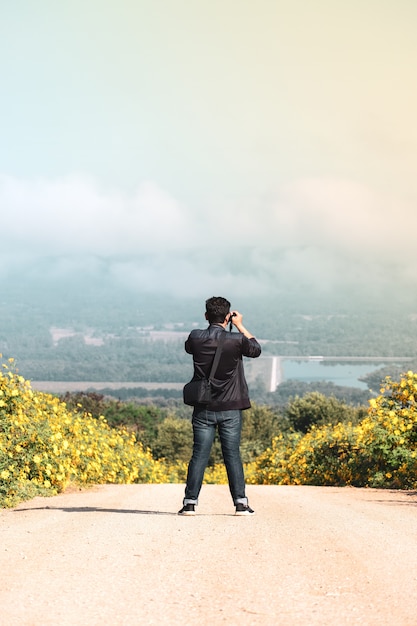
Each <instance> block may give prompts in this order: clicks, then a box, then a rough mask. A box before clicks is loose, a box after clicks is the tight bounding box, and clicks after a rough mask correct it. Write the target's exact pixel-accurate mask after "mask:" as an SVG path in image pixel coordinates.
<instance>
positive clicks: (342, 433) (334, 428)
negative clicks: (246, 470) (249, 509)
mask: <svg viewBox="0 0 417 626" xmlns="http://www.w3.org/2000/svg"><path fill="white" fill-rule="evenodd" d="M369 404H370V406H369V410H368V414H367V416H366V417H365V418H364V419H363V420H362V421H361V422H359V423H358V424H356V425H352V424H351V423H350V422H347V423H338V424H336V425H327V426H326V425H325V426H322V427H320V428H319V427H312V428H311V430H310V431H309V432H307V433H306V434H305V435H302V434H300V433H292V434H286V435H284V434H282V435H280V436H278V437H275V438H274V439H273V442H272V446H271V447H270V448H268V449H267V450H266V451H265V452H264V453H263V454H262V455H260V457H258V459H257V461H256V470H255V481H256V482H257V483H261V484H310V485H354V486H358V487H364V486H367V487H387V488H403V489H408V488H416V487H417V374H414V373H413V372H407V373H406V374H403V376H402V377H401V380H400V381H399V382H394V381H392V380H391V378H389V377H388V378H386V379H385V384H384V386H383V388H382V389H381V395H380V396H378V397H377V398H373V399H372V400H370V403H369Z"/></svg>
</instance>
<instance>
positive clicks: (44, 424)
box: [0, 355, 417, 507]
mask: <svg viewBox="0 0 417 626" xmlns="http://www.w3.org/2000/svg"><path fill="white" fill-rule="evenodd" d="M0 356H1V355H0ZM13 365H14V362H13V359H9V362H8V363H2V365H1V370H0V507H5V506H13V505H15V504H16V503H17V502H19V501H21V500H26V499H29V498H32V497H34V496H35V495H53V494H56V493H59V492H61V491H62V490H64V489H65V488H66V486H67V485H68V484H69V483H70V482H74V483H77V484H80V485H87V484H92V483H95V484H98V483H165V482H171V483H174V482H184V481H185V479H186V474H187V463H186V462H184V461H177V462H175V463H169V462H167V461H165V460H164V459H160V460H155V459H154V458H153V457H152V454H151V452H150V451H149V450H148V449H145V448H144V446H143V445H142V444H141V443H140V442H138V441H137V440H136V435H135V433H133V432H129V431H128V430H126V429H113V428H110V426H109V425H108V424H107V422H106V420H105V419H104V418H103V417H100V418H98V419H96V418H93V417H92V416H91V414H89V413H85V412H82V411H81V410H80V412H77V411H74V410H71V411H70V410H69V409H68V408H67V406H66V404H65V402H61V401H60V400H58V399H57V398H55V397H53V396H51V395H49V394H44V393H40V392H37V391H33V390H32V388H31V385H30V383H29V382H28V381H26V380H25V379H24V378H23V377H22V376H19V375H18V373H17V372H16V371H15V370H14V367H13ZM380 393H381V395H379V396H378V397H377V398H374V399H372V400H370V403H369V410H368V414H367V416H366V417H365V418H364V419H363V420H362V421H361V422H359V423H357V424H352V423H350V422H343V423H338V424H332V425H324V426H320V427H319V426H313V427H312V428H311V429H310V430H309V431H308V432H307V433H306V434H302V433H300V432H295V433H294V432H284V433H281V434H280V435H279V436H277V437H275V438H274V439H273V441H272V445H271V446H270V447H269V448H268V449H267V450H266V451H265V452H264V453H262V454H261V455H260V456H259V457H258V458H257V459H256V460H255V461H252V462H250V463H247V464H246V465H245V475H246V482H247V483H248V484H311V485H354V486H358V487H364V486H368V487H389V488H402V489H415V488H417V374H414V373H413V372H407V373H406V374H403V376H402V377H401V379H400V381H398V382H394V381H392V380H391V379H390V378H386V379H385V383H384V386H383V388H382V389H381V392H380ZM79 408H80V409H81V407H79ZM204 482H205V483H217V484H220V483H221V484H225V483H227V475H226V470H225V468H224V465H223V464H218V465H215V466H213V467H210V468H207V470H206V473H205V477H204Z"/></svg>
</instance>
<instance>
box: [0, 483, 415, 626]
mask: <svg viewBox="0 0 417 626" xmlns="http://www.w3.org/2000/svg"><path fill="white" fill-rule="evenodd" d="M182 495H183V486H182V485H111V486H100V487H95V488H93V489H90V490H84V491H74V492H72V493H66V494H62V495H59V496H56V497H53V498H35V499H34V500H32V501H30V502H26V503H22V504H21V505H20V506H18V507H17V508H15V509H12V510H1V511H0V533H1V534H0V567H1V569H0V576H1V585H0V624H1V626H3V625H4V626H10V625H11V626H14V625H25V626H29V625H30V626H38V625H53V626H57V625H59V626H61V625H62V626H66V625H77V626H78V625H80V626H81V625H82V626H90V625H91V626H95V625H107V624H108V625H112V626H118V625H120V626H121V625H126V626H131V625H136V624H140V625H141V624H173V625H176V624H181V625H183V624H187V625H189V624H191V625H194V624H198V625H200V626H204V625H206V624H207V625H208V624H210V626H216V625H217V624H226V623H229V624H237V625H240V624H241V625H243V626H246V625H251V624H253V625H258V624H266V625H269V624H271V625H285V626H292V625H294V626H304V625H306V626H307V625H308V626H315V625H317V626H327V625H332V626H335V625H336V626H345V625H346V626H347V625H349V626H351V625H352V624H361V625H362V626H374V625H375V626H377V625H378V626H382V625H384V626H385V625H387V626H388V625H390V626H392V625H394V626H406V625H407V626H416V625H417V607H416V599H417V493H416V492H399V491H385V490H368V489H354V488H332V487H295V486H294V487H292V486H291V487H289V486H288V487H287V486H282V487H281V486H249V487H248V495H249V499H250V503H251V505H252V506H253V508H254V509H255V510H256V515H255V516H254V517H235V516H234V509H233V506H232V501H231V498H230V495H229V493H228V489H227V486H224V485H210V486H209V485H205V486H203V489H202V492H201V496H200V505H199V507H198V513H197V515H196V516H195V517H180V516H178V515H177V511H178V509H179V508H180V505H181V500H182Z"/></svg>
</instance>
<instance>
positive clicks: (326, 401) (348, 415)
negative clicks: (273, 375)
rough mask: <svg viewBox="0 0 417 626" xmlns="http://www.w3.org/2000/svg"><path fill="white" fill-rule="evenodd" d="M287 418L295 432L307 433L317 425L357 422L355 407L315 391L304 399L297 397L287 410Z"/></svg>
mask: <svg viewBox="0 0 417 626" xmlns="http://www.w3.org/2000/svg"><path fill="white" fill-rule="evenodd" d="M285 416H286V417H287V419H288V421H289V423H290V424H291V426H292V427H293V428H294V430H299V431H301V432H303V433H306V432H307V431H308V430H310V428H311V427H312V426H313V425H315V426H317V425H324V424H337V423H338V422H347V421H351V422H352V421H356V411H355V409H354V408H353V407H351V406H348V405H347V404H345V403H343V402H340V401H339V400H337V399H336V398H334V397H332V396H330V397H327V396H324V395H323V394H321V393H318V392H316V391H313V392H312V393H308V394H306V395H305V396H303V397H302V398H300V397H299V396H296V397H295V398H294V399H292V400H291V401H290V403H289V405H288V406H287V408H286V410H285Z"/></svg>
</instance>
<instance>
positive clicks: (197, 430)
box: [184, 409, 248, 505]
mask: <svg viewBox="0 0 417 626" xmlns="http://www.w3.org/2000/svg"><path fill="white" fill-rule="evenodd" d="M192 424H193V434H194V444H193V454H192V457H191V461H190V463H189V465H188V474H187V484H186V487H185V497H184V504H198V496H199V494H200V490H201V485H202V482H203V477H204V472H205V469H206V467H207V463H208V460H209V456H210V451H211V446H212V444H213V440H214V435H215V434H216V429H218V432H219V437H220V443H221V447H222V454H223V460H224V464H225V466H226V471H227V477H228V480H229V489H230V493H231V496H232V498H233V502H234V504H235V505H236V504H237V503H238V502H242V503H243V504H247V503H248V500H247V498H246V496H245V477H244V474H243V465H242V459H241V458H240V436H241V433H242V411H236V410H235V411H208V410H207V409H194V412H193V420H192Z"/></svg>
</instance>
